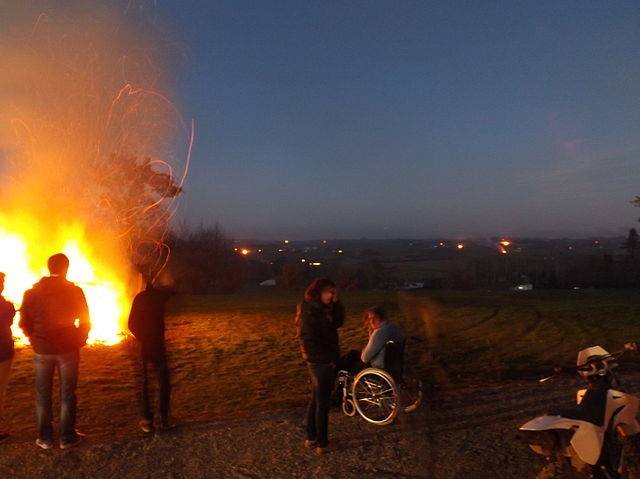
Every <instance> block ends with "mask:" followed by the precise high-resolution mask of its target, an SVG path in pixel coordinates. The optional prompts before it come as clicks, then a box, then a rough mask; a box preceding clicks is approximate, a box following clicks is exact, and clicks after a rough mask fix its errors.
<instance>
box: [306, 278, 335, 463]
mask: <svg viewBox="0 0 640 479" xmlns="http://www.w3.org/2000/svg"><path fill="white" fill-rule="evenodd" d="M296 323H297V326H298V338H299V341H300V350H301V353H302V357H303V359H304V360H305V361H306V363H307V369H308V370H309V376H310V377H311V400H310V401H309V406H308V409H307V439H306V440H305V442H304V445H305V447H312V448H314V449H315V451H316V453H318V454H323V453H325V452H327V451H328V447H329V434H328V429H329V406H330V402H331V393H332V391H333V387H334V384H335V380H336V364H337V363H338V361H339V360H340V344H339V340H338V328H339V327H341V326H342V324H343V323H344V307H343V306H342V303H340V301H338V292H337V289H336V285H335V283H334V282H333V281H331V280H329V279H316V280H315V281H314V282H313V283H311V285H309V287H308V288H307V290H306V291H305V293H304V301H303V302H302V303H301V304H300V305H298V314H297V317H296Z"/></svg>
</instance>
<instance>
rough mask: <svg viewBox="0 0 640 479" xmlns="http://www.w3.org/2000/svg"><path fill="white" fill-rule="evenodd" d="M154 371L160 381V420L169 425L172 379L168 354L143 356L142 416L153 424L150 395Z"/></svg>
mask: <svg viewBox="0 0 640 479" xmlns="http://www.w3.org/2000/svg"><path fill="white" fill-rule="evenodd" d="M151 371H154V372H155V375H156V377H157V380H158V395H159V398H158V402H159V403H160V404H159V406H160V420H161V421H162V423H163V424H168V423H169V411H170V403H171V378H170V374H169V364H168V362H167V356H166V354H157V355H152V356H151V355H145V354H143V355H142V383H141V393H140V396H141V415H142V418H143V419H145V420H147V421H149V422H153V407H152V406H151V395H150V393H149V377H150V375H151V374H150V372H151Z"/></svg>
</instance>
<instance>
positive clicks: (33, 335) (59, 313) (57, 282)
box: [20, 253, 91, 449]
mask: <svg viewBox="0 0 640 479" xmlns="http://www.w3.org/2000/svg"><path fill="white" fill-rule="evenodd" d="M47 266H48V268H49V273H50V275H49V276H47V277H44V278H42V279H41V280H40V281H39V282H37V283H36V284H35V285H34V286H33V288H31V289H30V290H28V291H27V292H26V293H25V294H24V299H23V300H22V307H21V308H20V327H21V328H22V331H24V334H26V336H27V337H28V338H29V341H30V342H31V346H32V347H33V352H34V354H33V356H34V361H35V369H36V415H37V421H38V439H37V440H36V445H37V446H38V447H40V448H42V449H50V448H51V447H53V426H52V416H53V412H52V407H51V395H52V389H53V377H54V374H55V371H56V369H58V371H59V375H60V448H61V449H68V448H71V447H74V446H77V445H78V444H80V443H81V442H82V437H83V435H82V434H80V433H79V432H78V431H76V410H77V400H76V387H77V385H78V369H79V364H80V348H82V347H83V346H84V345H85V344H86V342H87V337H88V336H89V330H90V329H91V324H90V322H89V308H88V306H87V301H86V299H85V296H84V293H83V291H82V289H81V288H79V287H78V286H76V285H75V284H73V283H72V282H70V281H68V280H67V272H68V270H69V258H67V257H66V256H65V255H64V254H61V253H60V254H56V255H53V256H51V257H50V258H49V260H48V262H47Z"/></svg>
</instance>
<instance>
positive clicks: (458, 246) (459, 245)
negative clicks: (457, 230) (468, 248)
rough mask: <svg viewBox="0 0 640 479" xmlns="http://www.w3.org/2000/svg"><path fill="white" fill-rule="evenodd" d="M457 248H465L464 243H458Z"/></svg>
mask: <svg viewBox="0 0 640 479" xmlns="http://www.w3.org/2000/svg"><path fill="white" fill-rule="evenodd" d="M456 248H458V249H464V244H462V243H458V244H457V245H456Z"/></svg>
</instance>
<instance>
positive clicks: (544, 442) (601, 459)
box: [520, 343, 640, 479]
mask: <svg viewBox="0 0 640 479" xmlns="http://www.w3.org/2000/svg"><path fill="white" fill-rule="evenodd" d="M630 344H634V343H630ZM628 349H631V348H628ZM628 349H625V350H623V351H619V352H615V353H609V352H607V351H606V350H605V349H604V348H602V347H600V346H594V347H591V348H587V349H583V350H582V351H580V352H579V353H578V360H577V366H575V367H573V368H569V369H568V371H569V372H574V373H575V372H577V373H578V375H579V376H580V377H582V379H584V380H585V381H586V384H587V387H586V388H585V389H581V390H579V391H578V393H577V397H576V403H577V405H576V407H574V408H573V409H569V410H563V411H558V412H555V413H552V414H547V415H544V416H539V417H537V418H535V419H533V420H531V421H529V422H527V423H525V424H523V425H522V426H521V427H520V436H521V438H522V439H524V440H525V442H526V443H527V444H528V445H529V446H530V447H531V449H533V450H534V451H535V452H536V453H538V454H542V455H544V456H546V457H547V459H548V460H549V464H547V466H546V467H544V468H543V469H542V471H540V473H539V474H538V476H537V479H561V478H562V479H565V478H593V479H632V478H633V479H638V478H640V475H639V474H638V473H639V472H640V463H639V462H638V459H639V455H638V451H639V450H640V449H639V448H638V444H639V441H638V439H639V438H640V435H639V434H638V433H640V424H639V423H638V421H637V419H636V416H637V414H638V405H639V401H638V398H636V397H635V396H633V395H631V394H628V393H626V392H624V391H623V388H622V386H621V384H620V381H619V380H618V377H617V376H616V375H615V373H614V369H615V368H616V367H617V366H618V360H619V359H620V358H622V356H623V355H624V354H625V353H626V352H627V350H628ZM565 371H566V370H560V369H559V368H556V370H555V373H554V375H552V376H550V377H548V378H544V379H541V380H540V382H547V381H549V380H550V379H552V378H554V377H557V376H559V374H560V373H562V372H565Z"/></svg>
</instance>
